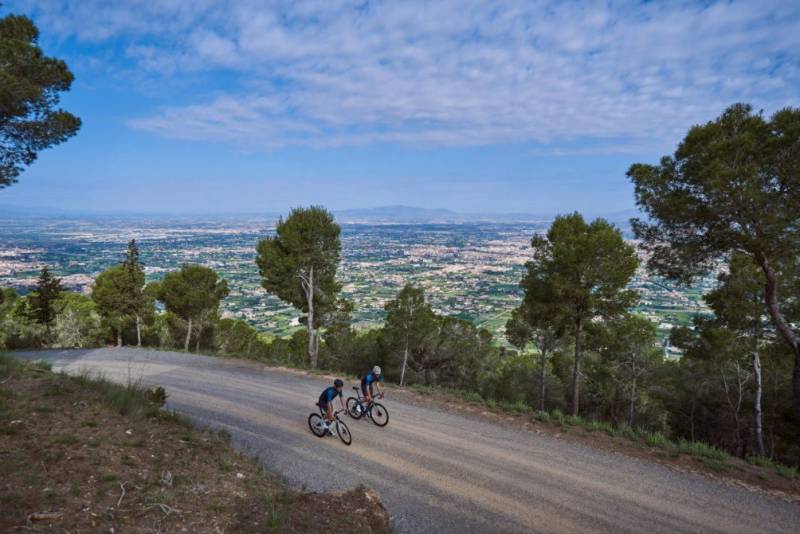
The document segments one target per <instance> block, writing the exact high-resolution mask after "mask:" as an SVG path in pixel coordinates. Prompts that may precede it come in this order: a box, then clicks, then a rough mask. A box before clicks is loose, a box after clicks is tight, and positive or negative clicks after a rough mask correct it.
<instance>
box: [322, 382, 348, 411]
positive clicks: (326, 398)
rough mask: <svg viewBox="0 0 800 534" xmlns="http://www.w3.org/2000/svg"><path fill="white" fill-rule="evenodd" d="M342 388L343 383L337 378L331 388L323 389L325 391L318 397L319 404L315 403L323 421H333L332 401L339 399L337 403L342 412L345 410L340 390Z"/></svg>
mask: <svg viewBox="0 0 800 534" xmlns="http://www.w3.org/2000/svg"><path fill="white" fill-rule="evenodd" d="M343 387H344V382H342V380H341V379H339V378H337V379H336V380H334V381H333V385H332V386H328V387H327V388H325V391H323V392H322V394H321V395H320V396H319V402H317V406H319V409H320V410H321V411H322V413H323V415H324V416H325V420H326V421H328V422H331V421H333V399H335V398H336V397H339V402H340V403H341V405H342V410H344V409H345V407H344V397H343V396H342V388H343Z"/></svg>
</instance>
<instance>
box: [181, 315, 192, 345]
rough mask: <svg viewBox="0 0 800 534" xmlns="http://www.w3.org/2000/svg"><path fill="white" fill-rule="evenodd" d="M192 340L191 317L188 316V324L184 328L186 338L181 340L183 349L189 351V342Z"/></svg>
mask: <svg viewBox="0 0 800 534" xmlns="http://www.w3.org/2000/svg"><path fill="white" fill-rule="evenodd" d="M191 340H192V318H191V317H189V324H188V326H187V328H186V340H185V341H184V342H183V350H185V351H186V352H189V342H190V341H191Z"/></svg>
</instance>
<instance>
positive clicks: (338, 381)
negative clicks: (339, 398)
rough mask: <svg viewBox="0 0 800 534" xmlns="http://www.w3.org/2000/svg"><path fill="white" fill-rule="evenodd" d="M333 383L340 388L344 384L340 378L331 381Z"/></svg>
mask: <svg viewBox="0 0 800 534" xmlns="http://www.w3.org/2000/svg"><path fill="white" fill-rule="evenodd" d="M333 385H334V386H336V387H337V388H340V387H342V386H344V382H342V379H341V378H337V379H336V380H334V381H333Z"/></svg>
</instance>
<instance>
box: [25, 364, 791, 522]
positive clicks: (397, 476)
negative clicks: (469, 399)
mask: <svg viewBox="0 0 800 534" xmlns="http://www.w3.org/2000/svg"><path fill="white" fill-rule="evenodd" d="M22 354H24V355H25V356H26V357H30V358H42V359H47V360H49V361H51V362H52V363H53V365H54V367H55V368H56V369H64V370H67V371H69V372H79V371H81V370H84V369H85V370H88V371H90V372H99V373H102V374H104V375H105V376H106V377H108V378H111V379H113V380H117V381H127V380H129V379H133V380H136V379H138V378H141V379H142V380H143V381H144V383H146V384H148V385H162V386H164V387H165V388H166V389H167V393H168V394H169V406H170V407H171V408H173V409H176V410H178V411H180V412H182V413H184V414H186V415H188V416H190V417H192V418H193V419H194V420H195V421H197V422H199V423H201V424H204V425H210V426H212V427H224V428H226V429H228V431H229V432H230V433H231V434H232V435H233V437H234V442H235V443H236V444H237V445H238V446H240V447H245V448H247V450H248V451H250V452H251V453H252V454H254V455H258V457H259V458H261V459H263V461H264V462H265V463H266V465H267V466H268V467H269V468H270V469H271V470H273V471H275V472H277V473H279V474H280V475H282V476H283V477H284V479H285V480H286V481H287V482H288V483H289V484H290V485H292V486H294V487H296V488H305V489H308V490H315V491H325V490H341V489H347V488H351V487H353V486H355V485H357V484H364V485H366V486H369V487H372V488H374V489H376V490H377V491H378V493H379V494H380V495H381V498H382V499H383V501H384V503H385V505H386V507H387V508H388V510H389V513H390V514H391V516H392V524H393V527H394V529H395V530H396V531H397V532H676V531H678V532H747V533H753V532H798V529H799V528H800V505H796V504H789V503H786V502H783V501H781V500H778V499H773V498H770V497H766V496H763V495H761V494H757V493H754V492H750V491H747V490H745V489H737V488H733V487H729V486H727V485H724V484H721V483H717V482H715V481H712V480H709V479H707V478H704V477H701V476H699V475H698V476H694V475H689V474H684V473H679V472H675V471H672V470H670V469H668V468H666V467H663V466H661V465H658V464H655V463H650V462H647V461H642V460H637V459H633V458H629V457H626V456H621V455H612V454H608V453H604V452H601V451H597V450H594V449H591V448H588V447H582V446H579V445H575V444H572V443H567V442H564V441H562V440H559V439H557V438H554V437H552V436H548V435H545V434H537V433H534V432H530V431H524V430H515V429H512V428H506V427H502V426H498V425H494V424H491V423H487V422H483V421H478V420H473V419H470V418H469V417H466V416H462V415H456V414H452V413H446V412H444V411H437V410H432V409H429V408H423V407H420V406H416V405H412V404H407V403H403V402H401V401H400V400H399V399H392V398H391V395H390V396H389V397H388V398H387V400H386V401H385V404H386V405H387V407H388V409H389V411H390V414H391V420H390V422H389V425H388V426H387V427H386V428H378V427H376V426H374V425H373V424H372V423H371V422H368V421H364V420H362V421H351V420H348V424H349V426H350V429H351V431H352V434H353V444H352V446H350V447H346V446H344V445H343V444H342V443H341V442H339V441H338V440H337V439H335V438H332V437H327V438H324V439H318V438H316V437H314V436H313V435H312V434H311V433H310V432H309V430H308V426H307V424H306V419H307V417H308V414H309V413H310V412H311V411H312V409H313V404H314V402H315V400H316V398H317V396H318V395H319V393H320V392H321V391H322V389H323V388H324V387H325V386H326V385H327V383H326V381H325V380H324V379H322V378H316V377H309V376H305V375H302V374H299V373H293V372H287V371H282V370H274V369H269V368H263V367H262V366H260V365H256V364H252V363H249V362H241V361H235V360H223V359H218V358H211V357H205V356H194V355H188V354H181V353H174V352H162V351H152V350H136V349H96V350H80V351H78V350H76V351H45V352H40V353H22ZM346 388H347V390H348V392H349V391H350V390H349V384H348V386H346ZM309 513H315V512H314V511H313V510H309ZM323 513H330V511H325V512H323ZM335 513H341V514H346V513H347V510H337V511H335Z"/></svg>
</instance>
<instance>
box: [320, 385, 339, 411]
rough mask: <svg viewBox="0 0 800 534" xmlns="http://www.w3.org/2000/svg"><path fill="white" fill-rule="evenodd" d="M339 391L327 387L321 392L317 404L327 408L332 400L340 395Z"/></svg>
mask: <svg viewBox="0 0 800 534" xmlns="http://www.w3.org/2000/svg"><path fill="white" fill-rule="evenodd" d="M341 394H342V392H341V391H336V388H335V387H333V386H329V387H327V388H325V391H323V392H322V395H320V396H319V403H320V404H321V405H322V406H327V405H328V404H329V403H330V402H331V401H332V400H333V399H335V398H336V397H338V396H339V395H341Z"/></svg>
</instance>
